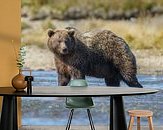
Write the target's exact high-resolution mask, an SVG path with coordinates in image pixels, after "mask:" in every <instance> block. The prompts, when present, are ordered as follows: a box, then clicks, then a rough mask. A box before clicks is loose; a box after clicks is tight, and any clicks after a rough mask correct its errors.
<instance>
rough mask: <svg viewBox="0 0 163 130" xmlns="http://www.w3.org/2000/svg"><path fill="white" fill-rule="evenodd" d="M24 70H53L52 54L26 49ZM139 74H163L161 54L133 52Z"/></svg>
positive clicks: (162, 56) (155, 52)
mask: <svg viewBox="0 0 163 130" xmlns="http://www.w3.org/2000/svg"><path fill="white" fill-rule="evenodd" d="M26 52H27V53H26V59H25V62H26V64H25V68H30V69H32V70H51V69H55V65H54V59H53V54H52V53H51V52H50V51H49V50H48V48H44V49H43V48H40V47H37V46H27V47H26ZM133 53H134V54H135V56H136V59H137V65H138V73H139V74H163V60H162V59H163V52H161V51H158V50H133Z"/></svg>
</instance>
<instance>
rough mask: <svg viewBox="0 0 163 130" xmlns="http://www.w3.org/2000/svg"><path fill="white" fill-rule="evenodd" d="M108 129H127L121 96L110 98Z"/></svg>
mask: <svg viewBox="0 0 163 130" xmlns="http://www.w3.org/2000/svg"><path fill="white" fill-rule="evenodd" d="M110 130H127V124H126V117H125V111H124V105H123V97H122V96H111V98H110Z"/></svg>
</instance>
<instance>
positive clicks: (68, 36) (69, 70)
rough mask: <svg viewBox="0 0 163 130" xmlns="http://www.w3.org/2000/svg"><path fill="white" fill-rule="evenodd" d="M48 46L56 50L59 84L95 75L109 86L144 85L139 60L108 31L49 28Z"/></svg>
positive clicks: (118, 38)
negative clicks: (138, 69)
mask: <svg viewBox="0 0 163 130" xmlns="http://www.w3.org/2000/svg"><path fill="white" fill-rule="evenodd" d="M48 36H49V39H48V43H47V45H48V47H49V49H50V50H51V51H52V52H53V53H54V56H55V65H56V69H57V72H58V85H60V86H65V85H67V84H68V83H69V81H70V79H76V78H85V76H94V77H98V78H104V79H105V83H106V85H107V86H119V85H120V81H121V80H123V81H124V82H125V83H126V84H127V85H128V86H130V87H142V85H141V84H140V83H139V82H138V80H137V77H136V73H137V69H136V60H135V57H134V55H133V53H132V52H131V50H130V48H129V47H128V45H127V43H126V42H125V41H124V40H123V39H122V38H120V37H118V36H117V35H116V34H114V33H113V32H111V31H109V30H103V31H98V32H88V33H84V34H82V33H80V32H79V31H78V30H76V29H73V28H67V29H63V30H49V31H48Z"/></svg>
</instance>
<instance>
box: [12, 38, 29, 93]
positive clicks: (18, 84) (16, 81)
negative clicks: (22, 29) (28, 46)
mask: <svg viewBox="0 0 163 130" xmlns="http://www.w3.org/2000/svg"><path fill="white" fill-rule="evenodd" d="M12 44H13V48H14V53H15V57H16V65H17V68H18V70H19V73H18V74H17V75H16V76H15V77H13V79H12V86H13V87H14V88H15V89H16V90H17V91H24V89H25V88H26V87H27V83H26V81H25V80H24V75H23V74H22V68H23V66H24V64H25V56H26V51H25V46H21V47H20V49H19V51H18V52H17V51H16V48H15V45H14V42H13V41H12Z"/></svg>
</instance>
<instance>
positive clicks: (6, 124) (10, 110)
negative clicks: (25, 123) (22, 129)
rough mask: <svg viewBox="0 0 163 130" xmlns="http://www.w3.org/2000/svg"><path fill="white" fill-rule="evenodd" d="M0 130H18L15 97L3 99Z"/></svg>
mask: <svg viewBox="0 0 163 130" xmlns="http://www.w3.org/2000/svg"><path fill="white" fill-rule="evenodd" d="M0 130H18V124H17V98H16V97H15V96H4V97H3V105H2V113H1V121H0Z"/></svg>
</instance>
